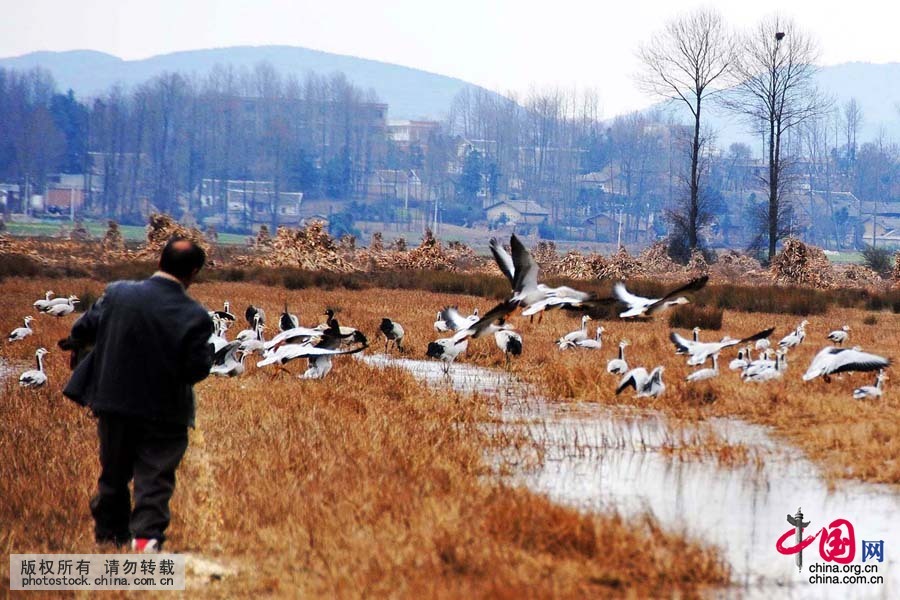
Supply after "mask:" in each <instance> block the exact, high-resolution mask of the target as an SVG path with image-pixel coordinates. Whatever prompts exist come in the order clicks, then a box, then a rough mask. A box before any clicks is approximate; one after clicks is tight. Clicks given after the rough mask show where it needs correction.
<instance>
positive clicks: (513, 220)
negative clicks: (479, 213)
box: [484, 199, 550, 226]
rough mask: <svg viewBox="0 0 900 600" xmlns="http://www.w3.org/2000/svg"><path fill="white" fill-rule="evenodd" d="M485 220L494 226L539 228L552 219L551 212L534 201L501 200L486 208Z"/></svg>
mask: <svg viewBox="0 0 900 600" xmlns="http://www.w3.org/2000/svg"><path fill="white" fill-rule="evenodd" d="M484 214H485V218H486V219H487V221H488V223H490V224H492V225H501V226H502V225H512V226H516V225H529V226H537V225H539V224H541V223H545V222H546V221H547V219H549V218H550V211H549V210H547V209H546V208H544V207H543V206H541V205H540V204H538V203H537V202H535V201H533V200H510V199H501V200H498V201H496V202H493V203H489V204H488V205H487V206H485V208H484Z"/></svg>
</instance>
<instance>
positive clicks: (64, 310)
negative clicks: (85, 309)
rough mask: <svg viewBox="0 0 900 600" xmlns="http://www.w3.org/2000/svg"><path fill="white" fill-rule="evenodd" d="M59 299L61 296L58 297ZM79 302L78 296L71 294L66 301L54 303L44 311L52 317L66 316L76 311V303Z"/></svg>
mask: <svg viewBox="0 0 900 600" xmlns="http://www.w3.org/2000/svg"><path fill="white" fill-rule="evenodd" d="M57 300H59V298H57ZM78 302H79V300H78V298H77V297H76V296H69V297H68V298H67V299H66V301H65V303H61V304H54V305H53V306H50V307H49V308H47V309H46V310H45V311H44V314H46V315H50V316H52V317H65V316H66V315H71V314H72V313H73V312H75V304H77V303H78Z"/></svg>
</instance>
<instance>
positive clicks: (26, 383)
mask: <svg viewBox="0 0 900 600" xmlns="http://www.w3.org/2000/svg"><path fill="white" fill-rule="evenodd" d="M47 354H49V352H48V351H47V349H46V348H38V349H37V351H36V352H35V353H34V358H35V359H36V360H37V369H29V370H28V371H25V372H24V373H22V374H21V375H19V385H20V386H22V387H24V388H36V387H41V386H42V385H44V384H46V383H47V374H46V373H45V372H44V356H45V355H47Z"/></svg>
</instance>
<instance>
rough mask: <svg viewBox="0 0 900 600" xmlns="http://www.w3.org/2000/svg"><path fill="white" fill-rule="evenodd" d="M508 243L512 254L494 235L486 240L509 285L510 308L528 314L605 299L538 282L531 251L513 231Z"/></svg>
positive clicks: (579, 305) (587, 304)
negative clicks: (489, 239) (510, 293)
mask: <svg viewBox="0 0 900 600" xmlns="http://www.w3.org/2000/svg"><path fill="white" fill-rule="evenodd" d="M509 245H510V248H511V249H512V256H510V254H509V253H508V252H507V251H506V250H505V249H504V248H503V246H501V245H500V243H499V242H498V241H497V239H496V238H493V239H491V241H490V248H491V253H492V254H493V255H494V260H495V261H496V262H497V266H498V267H500V271H501V272H502V273H503V275H505V276H506V278H507V279H508V280H509V282H510V285H511V286H512V296H511V297H510V301H511V302H512V303H513V308H515V307H516V306H518V307H521V308H522V309H523V310H522V315H524V316H526V317H528V316H533V315H536V314H538V313H542V312H543V311H545V310H549V309H553V308H588V307H590V306H592V305H593V304H596V303H605V301H602V300H599V299H597V298H596V297H595V296H594V295H593V294H588V293H587V292H582V291H579V290H576V289H573V288H570V287H567V286H561V287H555V288H554V287H550V286H547V285H544V284H543V283H538V273H539V271H540V268H539V267H538V264H537V262H535V260H534V257H532V256H531V252H529V251H528V249H527V248H526V247H525V246H524V244H522V242H521V241H520V240H519V238H518V237H517V236H516V235H515V234H512V235H511V236H510V238H509Z"/></svg>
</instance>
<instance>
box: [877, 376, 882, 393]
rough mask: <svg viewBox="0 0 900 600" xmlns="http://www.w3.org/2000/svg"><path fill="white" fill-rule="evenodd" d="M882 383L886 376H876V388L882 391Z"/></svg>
mask: <svg viewBox="0 0 900 600" xmlns="http://www.w3.org/2000/svg"><path fill="white" fill-rule="evenodd" d="M882 385H884V377H876V378H875V389H876V390H878V391H879V392H880V391H881V386H882Z"/></svg>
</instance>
